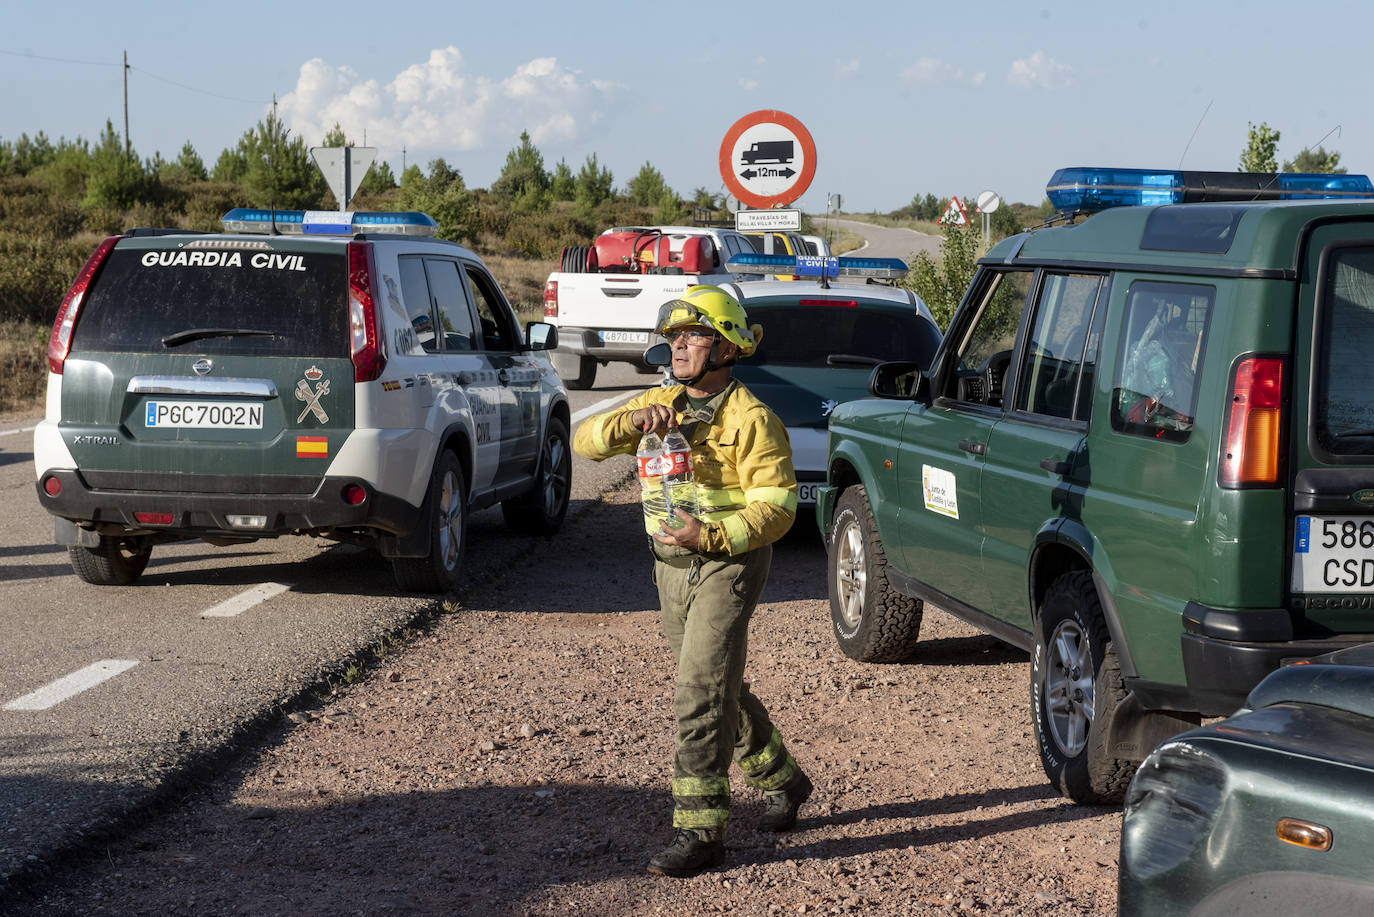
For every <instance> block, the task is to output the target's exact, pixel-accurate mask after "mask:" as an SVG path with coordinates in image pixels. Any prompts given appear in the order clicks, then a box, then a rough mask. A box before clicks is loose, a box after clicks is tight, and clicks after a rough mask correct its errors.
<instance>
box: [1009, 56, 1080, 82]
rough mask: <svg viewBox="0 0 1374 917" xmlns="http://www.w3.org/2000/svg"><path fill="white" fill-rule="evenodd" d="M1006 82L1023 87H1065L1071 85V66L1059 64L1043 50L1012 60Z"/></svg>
mask: <svg viewBox="0 0 1374 917" xmlns="http://www.w3.org/2000/svg"><path fill="white" fill-rule="evenodd" d="M1007 82H1008V83H1011V84H1012V85H1013V86H1020V87H1021V88H1023V89H1067V88H1068V87H1069V86H1072V85H1073V68H1072V67H1070V66H1069V65H1068V64H1061V63H1060V62H1059V61H1057V60H1055V59H1054V58H1052V57H1046V56H1045V52H1044V51H1036V52H1035V53H1034V54H1032V55H1031V56H1030V57H1026V58H1022V59H1021V60H1014V61H1012V62H1011V69H1010V70H1008V71H1007Z"/></svg>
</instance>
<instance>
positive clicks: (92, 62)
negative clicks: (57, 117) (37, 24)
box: [0, 48, 272, 105]
mask: <svg viewBox="0 0 1374 917" xmlns="http://www.w3.org/2000/svg"><path fill="white" fill-rule="evenodd" d="M0 54H6V55H9V56H10V57H27V58H29V59H30V60H45V61H54V62H56V63H59V64H84V65H86V66H88V67H119V68H121V69H122V68H124V67H125V66H128V69H130V70H133V71H136V72H138V73H141V74H143V75H144V76H146V77H151V78H152V79H155V80H159V81H161V82H163V83H168V84H170V85H172V86H176V87H179V88H181V89H185V90H186V91H187V92H197V93H200V94H201V95H205V96H210V97H212V98H216V99H224V100H225V101H228V102H243V103H244V104H246V105H270V104H272V103H271V102H269V101H268V100H266V99H243V98H239V97H238V96H227V95H223V94H221V93H218V92H211V91H210V90H208V89H201V88H199V87H196V86H191V85H188V84H186V83H181V82H178V81H177V80H174V79H171V78H169V77H165V76H159V75H158V74H156V73H152V72H150V71H148V70H144V69H143V68H142V67H135V66H133V65H131V64H129V65H126V64H121V63H115V62H111V61H98V60H80V59H78V58H74V57H52V56H50V55H47V54H30V53H29V52H27V51H10V50H7V49H5V48H0Z"/></svg>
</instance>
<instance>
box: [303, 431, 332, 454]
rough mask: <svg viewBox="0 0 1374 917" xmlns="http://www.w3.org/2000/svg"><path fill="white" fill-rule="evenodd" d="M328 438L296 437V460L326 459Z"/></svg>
mask: <svg viewBox="0 0 1374 917" xmlns="http://www.w3.org/2000/svg"><path fill="white" fill-rule="evenodd" d="M328 457H329V437H328V436H297V437H296V458H328Z"/></svg>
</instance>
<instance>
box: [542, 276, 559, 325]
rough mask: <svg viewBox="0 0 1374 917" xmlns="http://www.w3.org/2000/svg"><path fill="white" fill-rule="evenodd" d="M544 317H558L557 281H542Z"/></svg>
mask: <svg viewBox="0 0 1374 917" xmlns="http://www.w3.org/2000/svg"><path fill="white" fill-rule="evenodd" d="M544 317H545V318H558V281H557V280H546V281H544Z"/></svg>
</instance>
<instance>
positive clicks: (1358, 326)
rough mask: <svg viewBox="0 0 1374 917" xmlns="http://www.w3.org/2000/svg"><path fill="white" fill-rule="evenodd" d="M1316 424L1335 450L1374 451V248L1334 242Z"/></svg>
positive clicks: (1325, 289) (1322, 440)
mask: <svg viewBox="0 0 1374 917" xmlns="http://www.w3.org/2000/svg"><path fill="white" fill-rule="evenodd" d="M1321 296H1322V305H1321V317H1322V319H1321V321H1322V324H1321V328H1320V331H1319V334H1320V338H1319V344H1318V346H1319V347H1320V348H1321V351H1320V352H1321V354H1322V356H1321V357H1320V358H1319V359H1317V360H1315V361H1314V362H1315V364H1316V366H1317V370H1316V375H1317V385H1316V396H1315V404H1314V410H1313V426H1314V430H1315V435H1316V438H1317V442H1318V443H1319V444H1320V445H1321V446H1322V447H1323V448H1324V449H1326V450H1327V451H1328V452H1330V453H1332V454H1335V455H1369V454H1371V453H1374V362H1371V361H1370V359H1369V354H1370V353H1371V352H1374V248H1372V247H1369V246H1364V245H1354V246H1342V247H1339V248H1333V249H1332V250H1331V254H1330V256H1329V257H1328V258H1327V262H1326V268H1325V275H1324V276H1323V278H1322V292H1321Z"/></svg>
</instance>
